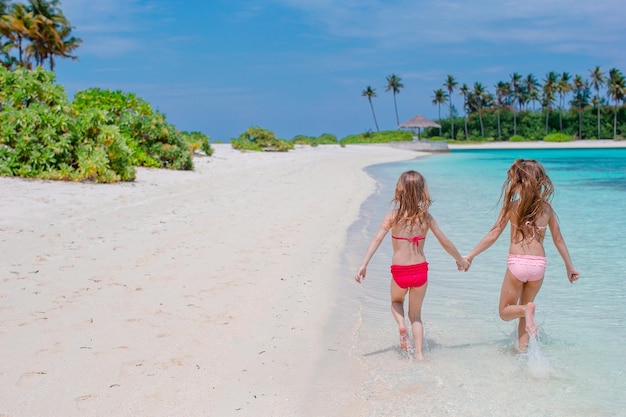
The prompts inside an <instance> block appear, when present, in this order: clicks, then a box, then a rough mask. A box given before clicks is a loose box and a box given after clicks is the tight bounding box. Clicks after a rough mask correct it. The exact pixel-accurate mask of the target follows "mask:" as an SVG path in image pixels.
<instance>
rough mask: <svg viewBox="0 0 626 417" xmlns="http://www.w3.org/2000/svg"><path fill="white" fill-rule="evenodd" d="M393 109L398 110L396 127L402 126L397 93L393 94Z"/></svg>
mask: <svg viewBox="0 0 626 417" xmlns="http://www.w3.org/2000/svg"><path fill="white" fill-rule="evenodd" d="M393 107H394V108H395V109H396V127H397V126H400V119H398V104H397V103H396V92H395V91H394V92H393Z"/></svg>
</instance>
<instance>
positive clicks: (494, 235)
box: [465, 216, 509, 263]
mask: <svg viewBox="0 0 626 417" xmlns="http://www.w3.org/2000/svg"><path fill="white" fill-rule="evenodd" d="M508 222H509V219H508V217H505V216H502V218H501V219H498V221H497V222H496V224H494V225H493V227H492V228H491V230H490V231H489V232H487V234H486V235H485V237H483V238H482V239H481V240H480V242H478V243H477V244H476V246H475V247H474V249H472V251H471V252H470V253H468V254H467V255H466V256H465V258H466V259H467V260H468V261H469V262H470V263H471V262H472V260H473V259H474V258H475V257H476V256H478V255H479V254H481V253H482V252H484V251H486V250H487V249H489V248H490V247H491V245H493V244H494V243H495V242H496V240H498V238H499V237H500V235H501V234H502V232H503V231H504V229H505V228H506V224H507V223H508Z"/></svg>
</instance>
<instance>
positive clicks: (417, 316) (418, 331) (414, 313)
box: [409, 283, 428, 361]
mask: <svg viewBox="0 0 626 417" xmlns="http://www.w3.org/2000/svg"><path fill="white" fill-rule="evenodd" d="M427 286H428V283H426V284H424V285H422V286H421V287H411V288H410V289H409V322H410V323H411V331H412V332H413V345H414V346H415V353H414V354H413V358H414V359H415V360H418V361H421V360H422V359H424V355H423V354H422V345H423V342H424V325H423V324H422V304H423V303H424V297H425V296H426V287H427Z"/></svg>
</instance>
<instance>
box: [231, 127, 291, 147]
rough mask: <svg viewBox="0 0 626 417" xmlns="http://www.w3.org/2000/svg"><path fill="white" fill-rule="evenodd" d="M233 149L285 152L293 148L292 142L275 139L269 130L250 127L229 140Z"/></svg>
mask: <svg viewBox="0 0 626 417" xmlns="http://www.w3.org/2000/svg"><path fill="white" fill-rule="evenodd" d="M230 143H231V145H232V147H233V148H235V149H239V150H242V151H244V150H246V151H259V152H263V151H273V152H287V151H289V150H290V149H293V148H294V144H293V142H290V141H286V140H283V139H280V138H277V137H276V136H275V135H274V132H272V131H271V130H267V129H263V128H262V127H258V126H251V127H249V128H248V130H246V131H245V132H244V133H242V134H241V135H239V137H238V138H236V139H231V141H230Z"/></svg>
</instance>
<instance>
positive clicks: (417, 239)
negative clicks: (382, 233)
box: [391, 235, 425, 245]
mask: <svg viewBox="0 0 626 417" xmlns="http://www.w3.org/2000/svg"><path fill="white" fill-rule="evenodd" d="M391 237H392V238H393V239H396V240H406V241H407V242H411V243H412V244H413V245H419V243H420V240H424V239H425V237H424V236H413V237H399V236H393V235H391Z"/></svg>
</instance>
